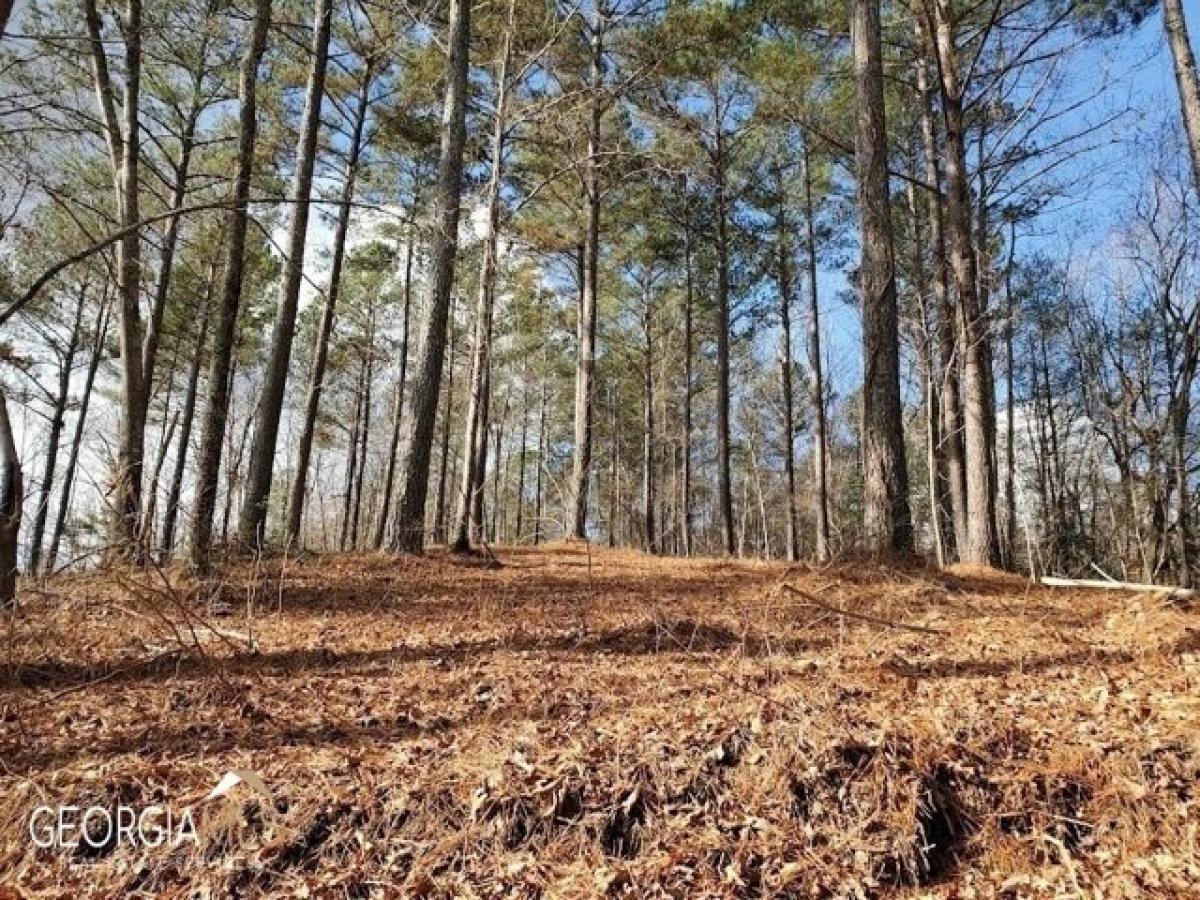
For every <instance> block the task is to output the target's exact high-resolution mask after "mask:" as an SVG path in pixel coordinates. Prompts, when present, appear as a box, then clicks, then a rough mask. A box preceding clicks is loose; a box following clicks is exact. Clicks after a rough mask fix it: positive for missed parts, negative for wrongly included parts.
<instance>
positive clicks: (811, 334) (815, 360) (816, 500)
mask: <svg viewBox="0 0 1200 900" xmlns="http://www.w3.org/2000/svg"><path fill="white" fill-rule="evenodd" d="M804 225H805V231H806V234H805V237H806V238H807V241H806V243H807V245H808V369H809V393H810V400H811V402H812V407H813V416H814V422H815V427H814V429H813V512H814V518H815V519H816V526H817V534H816V556H817V561H818V562H825V561H826V560H827V559H829V557H830V556H831V555H832V552H833V550H832V545H831V543H830V539H829V479H828V475H827V472H828V470H829V462H828V460H829V456H828V454H829V438H828V427H827V424H826V416H825V376H824V371H823V368H824V362H823V360H822V359H821V307H820V302H819V301H820V293H819V291H818V288H817V225H816V214H815V211H814V208H813V174H812V153H811V149H810V146H809V138H808V135H807V134H805V135H804Z"/></svg>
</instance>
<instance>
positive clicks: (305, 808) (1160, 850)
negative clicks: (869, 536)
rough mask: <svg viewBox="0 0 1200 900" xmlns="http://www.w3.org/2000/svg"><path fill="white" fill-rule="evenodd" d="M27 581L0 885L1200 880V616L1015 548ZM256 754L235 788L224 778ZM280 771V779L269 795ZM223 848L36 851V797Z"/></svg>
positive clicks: (556, 550) (79, 889)
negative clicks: (999, 561) (937, 562)
mask: <svg viewBox="0 0 1200 900" xmlns="http://www.w3.org/2000/svg"><path fill="white" fill-rule="evenodd" d="M497 554H498V557H499V560H500V563H501V565H500V566H499V567H488V566H485V565H482V564H480V563H478V562H476V561H469V560H459V559H455V558H451V557H445V556H441V555H437V554H435V555H433V556H431V557H430V558H429V559H425V560H415V559H402V560H399V561H397V560H396V559H394V558H391V557H384V556H370V555H360V556H340V557H323V558H313V559H306V560H301V561H296V560H287V561H279V560H276V561H272V562H271V563H269V564H265V565H264V566H262V567H253V568H252V567H249V566H247V567H242V568H237V569H235V570H233V571H232V572H231V573H230V574H229V575H228V576H227V580H226V581H225V582H224V583H223V584H222V585H221V586H220V587H219V591H218V593H219V596H213V595H210V594H207V593H203V592H201V591H200V589H199V588H196V587H195V586H193V585H190V584H189V583H187V582H186V581H185V580H183V579H182V578H181V577H178V578H177V577H175V576H171V577H170V579H169V580H168V579H167V578H166V577H163V578H160V577H159V576H158V575H157V574H151V575H126V576H118V575H112V574H109V575H104V576H87V577H83V576H77V577H71V578H66V577H64V578H59V579H56V580H51V581H49V582H48V583H46V584H44V585H41V586H37V587H34V586H27V587H26V588H25V591H24V596H23V607H22V611H21V613H20V615H19V616H18V617H16V619H15V620H13V621H12V622H9V623H6V624H5V625H4V626H3V627H4V649H3V660H2V662H3V666H0V829H2V830H0V885H3V886H4V887H5V888H6V889H8V891H9V893H8V894H5V893H4V890H0V896H11V895H13V893H14V892H15V895H16V896H62V895H64V894H69V893H76V894H80V895H83V896H117V895H121V894H125V895H134V894H136V893H138V892H140V893H141V894H142V895H145V896H166V897H185V896H193V895H200V896H226V895H229V894H235V895H237V896H292V895H297V894H303V893H309V894H311V895H313V896H326V897H373V896H380V897H383V896H388V897H390V896H428V897H591V896H603V895H609V896H670V897H727V896H728V897H759V896H763V897H767V896H776V897H786V896H795V897H812V896H827V897H864V896H888V895H893V894H895V895H899V896H907V895H914V896H926V895H933V896H957V897H971V896H975V897H988V896H1009V897H1014V898H1015V897H1040V896H1059V895H1061V896H1079V895H1081V894H1084V893H1086V894H1087V895H1088V896H1105V897H1109V896H1111V897H1144V896H1163V897H1167V896H1195V895H1196V894H1197V892H1200V846H1198V842H1200V839H1198V837H1197V828H1198V819H1197V815H1198V812H1197V807H1196V797H1197V787H1196V785H1197V781H1198V777H1200V691H1198V687H1200V614H1198V612H1197V610H1196V609H1188V608H1182V607H1180V606H1179V605H1172V604H1170V603H1168V602H1167V601H1165V600H1163V599H1162V598H1159V597H1154V596H1140V595H1113V594H1104V593H1087V592H1069V591H1061V590H1060V591H1051V590H1047V589H1042V588H1036V589H1031V588H1029V587H1028V586H1027V585H1026V583H1025V582H1024V581H1022V580H1021V579H1019V578H1016V577H1013V576H1007V575H1002V574H999V573H988V572H986V571H984V572H963V573H958V574H953V573H940V574H939V573H934V572H930V571H927V570H923V569H915V568H886V567H880V566H872V565H867V564H849V563H847V564H842V565H837V566H832V567H828V568H823V569H815V568H808V567H793V568H789V567H786V566H783V565H779V564H765V563H750V562H746V563H742V562H728V561H715V560H694V561H681V560H664V559H657V558H653V557H649V556H643V555H639V554H633V553H615V552H606V551H601V550H595V549H593V550H591V551H590V552H589V551H588V550H587V548H585V547H582V546H578V545H574V546H554V547H550V548H547V549H537V550H535V549H528V548H521V549H518V548H501V549H499V550H498V551H497ZM230 771H237V772H243V773H244V772H247V771H248V772H253V773H256V774H257V775H258V776H259V777H260V778H261V784H258V783H257V780H256V779H253V778H252V777H247V779H246V780H245V781H243V783H241V784H239V785H237V786H235V787H233V788H232V789H230V790H229V791H228V792H226V793H224V794H223V795H222V796H220V797H218V798H216V799H212V800H207V801H206V800H205V799H204V798H205V796H206V795H207V794H208V793H209V791H210V790H211V789H212V788H213V787H214V786H215V785H217V784H218V782H219V781H220V780H221V779H222V776H223V775H224V774H225V773H226V772H230ZM264 791H265V792H268V793H269V794H270V798H269V799H268V798H267V797H266V796H265V795H264ZM117 802H120V803H124V804H130V805H134V806H136V805H139V804H140V805H145V804H148V803H154V802H157V803H161V804H164V805H166V806H168V807H169V808H171V809H173V810H175V812H176V814H178V813H179V811H180V810H183V809H188V810H190V811H191V812H192V813H193V814H194V815H195V818H196V820H197V822H198V826H199V831H200V834H201V838H202V846H201V847H199V848H196V847H194V846H191V845H189V844H184V845H181V846H179V847H175V848H172V847H171V846H167V845H164V846H161V847H157V848H150V847H138V846H131V845H129V844H124V843H121V842H119V841H114V842H113V843H112V844H110V845H105V846H102V847H100V848H98V849H91V848H84V847H81V848H79V849H77V850H74V851H72V850H69V849H61V848H49V849H39V848H37V847H36V846H35V845H34V844H33V842H32V841H31V839H30V836H29V834H28V832H27V826H28V823H29V816H30V811H31V810H32V809H33V808H34V807H36V806H37V805H39V804H60V803H73V804H77V805H81V806H89V805H93V804H100V805H112V804H114V803H117Z"/></svg>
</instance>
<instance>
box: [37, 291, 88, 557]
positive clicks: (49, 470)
mask: <svg viewBox="0 0 1200 900" xmlns="http://www.w3.org/2000/svg"><path fill="white" fill-rule="evenodd" d="M86 305H87V285H86V284H83V285H81V286H80V289H79V302H78V303H77V304H76V305H75V316H74V319H73V321H72V323H71V335H70V337H69V338H68V339H67V346H66V347H65V348H63V352H62V357H61V358H60V359H59V369H58V390H57V392H56V393H55V396H54V408H53V410H51V413H50V427H49V429H48V433H47V435H46V452H45V457H44V460H43V463H42V480H41V484H39V485H38V500H37V506H36V508H35V510H34V515H33V526H32V527H31V528H30V531H29V557H28V562H27V565H26V568H27V569H28V570H29V571H30V572H31V573H32V572H37V571H38V570H39V569H40V567H41V559H42V542H43V539H44V537H45V534H46V519H47V518H48V516H49V514H50V495H51V493H52V492H53V490H54V471H55V469H56V468H57V466H58V450H59V445H60V443H61V441H62V432H63V424H64V422H65V419H66V412H67V402H68V401H69V400H70V397H71V375H72V370H73V369H74V367H75V353H76V351H77V350H78V349H79V342H80V338H81V336H82V326H83V308H84V306H86Z"/></svg>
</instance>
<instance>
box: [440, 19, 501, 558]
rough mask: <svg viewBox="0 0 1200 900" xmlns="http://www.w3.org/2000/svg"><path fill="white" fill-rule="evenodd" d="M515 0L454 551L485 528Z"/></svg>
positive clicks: (495, 144)
mask: <svg viewBox="0 0 1200 900" xmlns="http://www.w3.org/2000/svg"><path fill="white" fill-rule="evenodd" d="M515 18H516V3H515V2H513V0H510V2H509V4H508V23H507V26H506V27H505V30H504V39H503V43H502V46H501V49H500V57H499V60H498V62H497V66H496V98H495V106H496V114H495V118H494V121H493V125H492V147H491V150H492V174H491V177H490V179H489V180H488V187H487V224H486V226H485V232H484V237H483V261H482V263H481V265H480V272H479V294H478V300H477V302H476V304H475V328H474V335H473V341H472V348H471V384H470V388H469V389H468V404H467V420H466V421H467V427H466V428H464V429H463V459H464V461H465V464H464V465H463V471H462V486H461V488H460V489H459V497H458V510H457V512H456V514H455V522H454V540H453V544H452V548H453V549H454V551H455V552H458V553H464V552H466V551H467V550H469V549H470V548H471V537H472V534H474V536H475V537H476V539H478V537H479V535H481V534H482V531H483V522H482V518H483V503H482V500H483V482H484V470H485V469H486V456H487V445H486V440H485V437H484V436H485V435H486V433H487V427H488V413H489V406H490V401H491V397H490V396H489V394H490V387H491V378H490V370H491V345H492V319H493V315H494V310H495V304H496V274H497V250H498V244H499V240H500V187H501V183H502V179H503V177H504V142H505V132H506V130H507V128H508V120H507V115H506V113H507V108H508V67H509V62H510V59H511V56H512V33H513V28H514V26H515Z"/></svg>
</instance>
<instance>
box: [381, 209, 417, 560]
mask: <svg viewBox="0 0 1200 900" xmlns="http://www.w3.org/2000/svg"><path fill="white" fill-rule="evenodd" d="M406 244H407V246H406V247H405V250H404V312H403V313H402V316H401V318H402V325H401V336H400V373H399V374H398V375H397V377H396V399H395V404H394V407H393V410H392V436H391V439H390V440H389V441H388V450H387V459H386V462H385V468H384V475H383V495H382V499H381V503H380V509H379V517H378V518H377V519H376V522H375V538H374V541H373V542H372V546H374V548H375V549H376V550H381V549H383V541H384V538H385V537H386V536H387V526H388V517H389V514H390V513H391V508H392V487H393V486H394V485H395V483H396V451H397V450H398V449H399V447H400V428H401V425H402V423H403V422H404V392H405V385H406V384H407V382H408V326H409V321H410V316H411V313H412V267H413V230H412V228H411V227H410V228H409V230H408V240H407V241H406Z"/></svg>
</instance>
